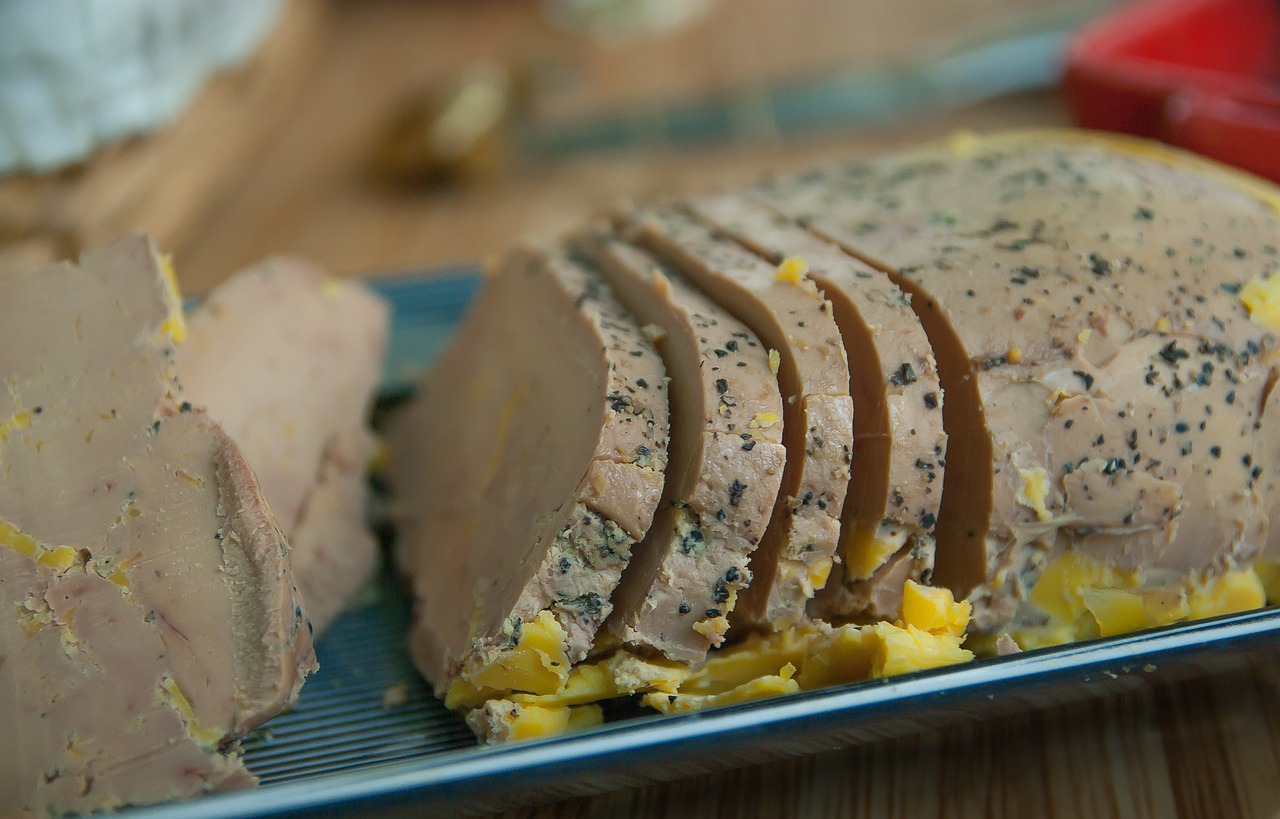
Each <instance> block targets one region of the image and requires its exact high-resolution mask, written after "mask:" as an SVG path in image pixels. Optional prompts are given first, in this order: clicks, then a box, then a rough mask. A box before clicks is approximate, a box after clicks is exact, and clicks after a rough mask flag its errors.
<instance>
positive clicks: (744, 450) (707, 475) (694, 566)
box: [576, 231, 786, 663]
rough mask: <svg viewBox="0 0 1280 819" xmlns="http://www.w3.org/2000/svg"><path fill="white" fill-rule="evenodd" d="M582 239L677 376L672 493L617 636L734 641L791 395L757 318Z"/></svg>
mask: <svg viewBox="0 0 1280 819" xmlns="http://www.w3.org/2000/svg"><path fill="white" fill-rule="evenodd" d="M576 244H577V245H578V246H579V247H581V248H582V249H583V250H584V252H586V253H588V254H590V255H591V256H593V257H594V258H595V259H596V260H597V261H598V262H599V266H600V269H601V270H602V271H603V272H604V275H605V278H606V279H607V280H608V281H609V283H610V284H611V285H612V286H613V288H614V290H615V291H616V292H617V294H618V298H619V299H620V300H621V301H622V303H623V304H624V305H626V307H627V308H628V309H629V310H630V311H631V312H632V313H633V314H634V315H635V316H636V317H637V319H638V320H639V321H640V322H641V323H642V324H643V325H644V326H645V329H646V331H648V332H649V333H650V334H651V335H653V336H655V339H654V340H655V344H656V346H657V348H658V352H659V353H660V354H661V355H662V359H663V362H664V363H665V364H666V368H667V373H668V375H669V377H670V382H669V384H668V389H669V391H670V400H671V441H670V448H669V450H668V459H667V480H666V484H665V488H664V491H663V500H662V503H661V505H660V506H659V509H658V513H657V515H656V516H655V518H654V522H653V527H652V528H651V529H650V530H649V534H648V535H647V536H646V537H645V539H644V541H643V542H642V543H640V544H639V545H638V546H637V547H636V550H635V554H634V556H633V557H632V560H631V564H630V565H629V566H628V567H627V569H626V571H625V572H623V574H622V581H621V583H620V584H619V586H618V588H617V590H616V591H615V592H614V594H613V614H612V615H610V617H609V621H608V625H609V628H610V630H611V632H612V633H613V634H614V635H615V636H616V637H618V638H619V639H621V640H622V641H624V642H626V643H630V644H633V645H641V646H648V647H651V648H654V649H657V650H658V651H661V652H662V653H663V654H665V655H666V656H667V657H669V658H671V659H673V660H681V661H685V662H691V663H695V662H700V661H701V660H703V659H704V658H705V657H706V655H707V650H708V649H709V648H711V647H713V646H719V645H720V644H721V643H723V642H724V638H725V633H726V631H727V630H728V628H729V619H728V615H729V614H730V612H732V611H733V608H734V605H735V600H736V598H737V596H738V593H739V591H740V590H741V589H743V588H745V587H746V586H747V583H748V581H749V580H750V573H749V569H748V565H747V564H748V561H749V559H750V556H751V554H752V552H754V551H755V549H756V546H757V545H759V543H760V538H761V536H762V535H763V534H764V531H765V527H766V526H767V525H768V522H769V518H770V516H771V514H772V512H773V506H774V502H775V501H776V500H777V497H778V487H779V486H780V484H781V481H782V472H783V468H784V465H785V463H786V449H785V448H784V447H783V445H782V430H783V421H782V396H781V393H780V392H779V390H778V378H777V376H776V375H774V373H773V370H772V369H771V368H770V365H769V353H768V351H767V350H766V349H765V348H764V346H763V345H761V344H760V342H759V340H758V339H757V338H756V336H755V334H754V333H752V332H751V331H750V330H749V329H748V328H747V327H746V325H744V324H742V323H741V322H739V321H738V320H737V319H735V318H733V317H732V316H730V315H729V314H728V313H726V312H725V311H724V310H722V309H721V308H720V307H719V306H718V305H716V303H715V302H713V301H711V300H710V299H708V298H707V297H706V296H704V295H702V293H700V292H698V290H696V289H695V288H694V287H692V286H691V285H689V284H688V283H687V282H685V281H684V279H683V278H682V277H681V276H680V275H679V274H678V273H677V272H675V271H674V270H673V269H672V268H671V267H670V266H668V265H665V264H663V263H662V262H660V261H658V260H657V259H655V258H654V257H653V256H652V255H651V254H649V253H646V252H645V251H643V250H641V249H639V248H636V247H632V246H630V245H627V244H624V243H622V242H620V241H619V240H618V239H617V238H616V237H614V236H612V235H610V234H608V233H603V232H599V231H591V232H587V233H583V234H581V235H580V236H579V237H578V238H577V242H576Z"/></svg>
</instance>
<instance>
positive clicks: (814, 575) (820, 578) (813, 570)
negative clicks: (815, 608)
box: [806, 557, 835, 596]
mask: <svg viewBox="0 0 1280 819" xmlns="http://www.w3.org/2000/svg"><path fill="white" fill-rule="evenodd" d="M833 565H835V561H833V560H832V559H831V558H829V557H820V558H818V559H817V560H815V561H813V563H811V564H809V571H808V577H807V578H806V579H807V580H808V582H809V585H808V589H806V592H808V591H809V590H812V589H823V588H826V586H827V578H829V577H831V567H832V566H833ZM810 596H812V594H810Z"/></svg>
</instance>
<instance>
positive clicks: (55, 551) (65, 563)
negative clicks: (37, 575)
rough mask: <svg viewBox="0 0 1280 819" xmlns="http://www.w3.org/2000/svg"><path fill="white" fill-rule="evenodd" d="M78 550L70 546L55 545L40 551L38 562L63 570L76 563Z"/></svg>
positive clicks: (50, 567) (47, 566)
mask: <svg viewBox="0 0 1280 819" xmlns="http://www.w3.org/2000/svg"><path fill="white" fill-rule="evenodd" d="M76 558H77V554H76V550H75V549H72V548H71V547H70V546H55V547H54V548H52V549H47V550H45V551H43V552H41V553H40V556H39V557H38V558H36V563H38V564H39V565H41V566H44V567H46V568H49V569H54V570H56V571H63V570H64V569H69V568H70V567H72V566H74V565H75V563H76Z"/></svg>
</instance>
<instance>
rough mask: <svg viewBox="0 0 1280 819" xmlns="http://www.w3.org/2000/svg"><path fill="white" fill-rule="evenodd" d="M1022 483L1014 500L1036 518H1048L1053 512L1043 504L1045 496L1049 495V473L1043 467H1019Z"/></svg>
mask: <svg viewBox="0 0 1280 819" xmlns="http://www.w3.org/2000/svg"><path fill="white" fill-rule="evenodd" d="M1018 475H1019V476H1020V477H1021V478H1022V485H1021V486H1019V487H1018V494H1017V495H1016V496H1014V501H1015V502H1017V503H1019V504H1022V505H1023V506H1025V507H1027V508H1028V509H1031V510H1032V511H1033V512H1035V513H1036V519H1037V520H1048V519H1049V518H1051V517H1053V513H1052V512H1050V511H1049V509H1048V507H1047V506H1045V498H1047V497H1049V473H1048V472H1046V471H1045V470H1044V468H1043V467H1039V466H1037V467H1035V468H1034V469H1019V470H1018Z"/></svg>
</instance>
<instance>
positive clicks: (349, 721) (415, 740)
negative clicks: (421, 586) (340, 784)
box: [244, 578, 475, 784]
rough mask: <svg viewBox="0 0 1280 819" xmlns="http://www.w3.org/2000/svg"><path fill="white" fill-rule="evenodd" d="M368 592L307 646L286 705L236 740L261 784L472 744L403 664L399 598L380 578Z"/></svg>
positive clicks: (403, 611) (404, 625)
mask: <svg viewBox="0 0 1280 819" xmlns="http://www.w3.org/2000/svg"><path fill="white" fill-rule="evenodd" d="M371 596H373V597H374V598H375V599H374V600H373V601H372V602H370V603H368V604H367V605H364V606H361V607H359V608H355V609H352V610H350V611H348V612H347V613H346V614H344V615H343V616H342V617H341V618H339V619H338V621H337V622H335V623H334V624H333V625H332V626H331V627H330V629H329V631H328V632H327V633H326V634H325V635H324V637H323V638H322V639H321V640H320V641H319V643H318V644H317V645H316V655H317V656H318V657H319V659H320V670H319V671H318V672H317V673H316V674H315V675H313V676H312V677H311V678H310V679H308V680H307V684H306V685H305V686H304V687H303V689H302V695H301V696H300V697H299V698H298V703H297V705H296V706H295V707H294V708H293V710H292V711H290V712H289V713H286V714H282V715H280V716H278V717H276V718H274V719H273V720H271V722H270V723H269V724H268V725H267V726H265V727H264V728H262V729H260V730H258V731H256V732H254V733H253V734H252V735H250V736H249V737H248V738H246V739H245V741H244V749H245V762H246V763H247V764H248V766H249V769H250V770H251V771H253V772H254V773H255V774H257V775H258V776H259V777H261V779H262V782H263V784H271V783H274V782H284V781H289V780H296V779H303V778H308V777H314V776H321V775H324V774H330V773H336V772H339V771H350V770H357V769H362V768H368V767H371V766H374V765H380V764H382V763H386V762H400V761H403V760H406V759H414V758H419V757H424V756H429V755H431V754H437V753H441V752H444V751H451V750H457V749H460V748H469V747H473V746H474V745H475V737H474V736H473V735H472V734H471V731H470V730H469V729H468V728H467V727H466V725H465V724H464V723H463V721H462V719H461V718H460V717H459V716H458V715H457V714H454V713H452V712H450V711H448V710H446V709H445V707H444V706H443V705H442V704H441V703H440V701H439V700H437V699H436V698H435V697H434V696H432V694H431V690H430V688H428V686H427V684H426V683H425V682H423V680H422V678H421V677H420V676H419V675H418V673H417V672H416V671H415V670H414V668H413V664H412V663H411V662H410V660H409V655H408V651H407V648H406V644H405V635H406V634H407V633H408V623H409V608H408V604H407V602H406V601H405V599H404V596H403V595H402V594H401V592H400V591H399V590H398V589H397V588H396V587H395V585H394V584H393V583H392V582H390V581H389V580H388V579H386V578H382V579H380V581H379V582H378V585H377V586H376V587H375V588H374V589H372V590H371ZM388 692H392V693H391V694H389V693H388ZM397 694H399V695H400V696H396V695H397Z"/></svg>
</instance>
